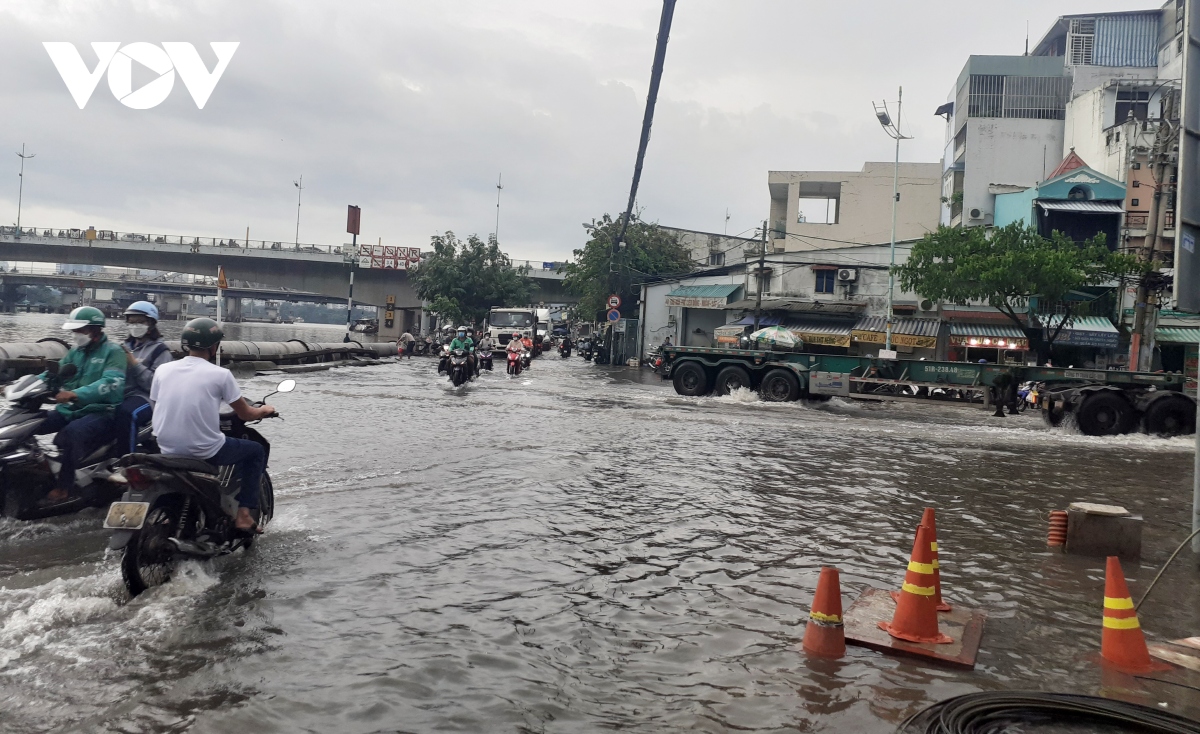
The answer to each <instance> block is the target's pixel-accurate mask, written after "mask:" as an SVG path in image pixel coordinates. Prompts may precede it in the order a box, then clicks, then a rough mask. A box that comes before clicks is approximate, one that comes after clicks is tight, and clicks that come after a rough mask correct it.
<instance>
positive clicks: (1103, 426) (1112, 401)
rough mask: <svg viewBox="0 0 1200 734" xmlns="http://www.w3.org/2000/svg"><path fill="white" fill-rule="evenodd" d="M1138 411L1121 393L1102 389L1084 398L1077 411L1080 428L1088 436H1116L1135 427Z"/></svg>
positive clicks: (1076, 415)
mask: <svg viewBox="0 0 1200 734" xmlns="http://www.w3.org/2000/svg"><path fill="white" fill-rule="evenodd" d="M1135 415H1136V412H1135V411H1134V409H1133V406H1132V405H1130V404H1129V401H1128V400H1126V399H1125V398H1123V397H1121V396H1120V395H1118V394H1116V393H1114V392H1112V391H1110V390H1102V391H1097V392H1094V393H1092V394H1091V395H1089V396H1087V397H1086V398H1084V400H1083V403H1082V404H1081V405H1080V406H1079V408H1078V409H1076V411H1075V422H1076V423H1078V424H1079V430H1080V431H1081V432H1082V433H1084V434H1085V435H1088V436H1116V435H1118V434H1121V433H1128V432H1129V429H1130V428H1132V427H1133V422H1134V421H1133V419H1134V417H1135Z"/></svg>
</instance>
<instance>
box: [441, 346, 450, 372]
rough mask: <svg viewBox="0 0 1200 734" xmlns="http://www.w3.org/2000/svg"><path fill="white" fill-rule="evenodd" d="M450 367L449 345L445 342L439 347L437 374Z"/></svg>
mask: <svg viewBox="0 0 1200 734" xmlns="http://www.w3.org/2000/svg"><path fill="white" fill-rule="evenodd" d="M449 369H450V345H449V344H446V345H444V346H442V347H441V351H440V355H439V357H438V374H439V375H440V374H442V373H443V372H446V371H448V370H449Z"/></svg>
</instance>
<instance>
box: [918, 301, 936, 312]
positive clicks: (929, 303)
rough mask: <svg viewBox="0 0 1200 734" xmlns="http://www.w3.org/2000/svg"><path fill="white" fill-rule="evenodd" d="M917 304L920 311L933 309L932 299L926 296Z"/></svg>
mask: <svg viewBox="0 0 1200 734" xmlns="http://www.w3.org/2000/svg"><path fill="white" fill-rule="evenodd" d="M918 305H919V306H920V308H921V310H922V311H932V310H933V309H934V305H935V304H934V302H933V301H931V300H929V299H928V298H925V299H922V300H921V303H920V304H918Z"/></svg>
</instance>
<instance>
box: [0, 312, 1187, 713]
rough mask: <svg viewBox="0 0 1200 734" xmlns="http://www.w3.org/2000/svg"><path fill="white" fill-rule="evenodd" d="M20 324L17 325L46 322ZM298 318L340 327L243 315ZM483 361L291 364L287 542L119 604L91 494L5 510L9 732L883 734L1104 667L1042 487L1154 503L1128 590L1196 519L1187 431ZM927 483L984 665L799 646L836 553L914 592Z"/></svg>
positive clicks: (4, 658) (282, 507) (1098, 575)
mask: <svg viewBox="0 0 1200 734" xmlns="http://www.w3.org/2000/svg"><path fill="white" fill-rule="evenodd" d="M5 318H6V320H7V322H8V323H5V324H0V340H2V341H18V340H20V341H27V340H33V339H35V338H38V337H41V336H47V335H53V334H54V330H53V328H52V326H53V322H54V319H58V318H60V317H38V316H30V317H25V316H22V317H16V318H13V317H5ZM110 323H111V322H110ZM170 326H174V325H173V324H171V325H170ZM176 328H177V327H176ZM267 334H269V336H267ZM297 334H299V335H301V336H302V337H303V338H305V339H312V340H318V341H339V340H340V338H341V334H342V330H341V329H340V328H332V327H320V326H310V325H307V324H305V325H302V326H297V327H270V326H253V325H248V326H246V327H244V328H243V329H242V330H240V331H238V330H235V329H231V334H230V336H231V338H239V337H240V338H247V339H253V338H259V339H265V338H271V339H286V338H292V337H293V336H296V335H297ZM497 366H498V368H499V369H498V370H497V371H496V372H495V373H491V374H487V373H485V374H484V375H483V376H482V377H481V379H479V380H478V381H476V382H474V383H471V384H469V385H468V386H466V387H464V388H462V389H459V390H453V389H451V388H450V386H449V383H448V382H447V380H446V379H445V378H444V377H439V376H438V375H437V373H436V363H435V362H434V361H433V360H429V359H421V358H414V359H412V360H411V361H403V362H400V363H389V364H386V365H383V366H376V367H364V368H353V369H351V368H345V369H338V370H332V371H326V372H314V373H308V374H302V375H296V377H297V380H298V383H299V385H298V387H297V390H296V391H295V392H293V393H291V394H288V395H279V396H276V397H275V398H273V399H272V403H273V404H274V405H275V406H276V407H277V408H278V409H279V410H280V412H281V414H282V415H283V416H284V418H285V420H284V421H274V422H271V423H270V424H269V425H265V426H264V427H263V429H262V430H263V433H264V434H265V435H266V436H267V437H268V438H269V440H270V441H271V442H272V454H271V466H270V471H271V474H272V477H273V478H274V482H275V487H276V497H277V499H276V501H277V509H276V518H275V521H274V522H273V523H272V524H271V526H270V528H269V531H268V533H267V534H266V535H265V536H264V537H263V539H262V540H261V542H260V544H259V545H257V547H256V548H255V550H254V551H253V552H252V553H249V554H242V553H239V554H236V555H234V556H231V557H227V558H224V559H220V560H218V561H216V562H212V563H209V564H203V565H202V564H193V565H188V566H186V567H185V572H184V573H183V574H181V575H180V577H179V578H177V579H175V580H174V581H172V582H171V583H170V584H168V585H167V586H165V587H163V588H159V589H156V590H154V591H152V592H149V593H147V594H145V595H143V596H142V597H139V598H138V599H137V600H135V601H132V602H129V601H127V598H126V594H125V591H124V588H123V586H122V583H121V579H120V570H119V563H118V560H119V559H118V558H117V557H115V556H111V555H107V554H106V551H105V550H104V548H105V544H106V541H107V534H106V533H104V532H102V531H101V530H100V529H99V526H100V523H101V519H102V517H101V513H100V511H99V510H93V511H89V512H85V513H83V514H81V515H76V516H69V517H65V518H57V519H53V520H47V521H39V522H32V523H22V522H15V521H11V520H7V519H0V730H2V731H4V732H41V731H106V732H107V731H114V732H184V731H186V732H228V731H234V730H238V729H244V730H247V731H251V730H252V731H256V732H295V731H313V732H326V731H338V732H348V733H350V732H364V733H365V732H378V731H405V732H418V731H432V730H449V731H467V732H484V731H487V732H509V731H511V732H585V731H588V732H590V731H610V730H623V731H639V732H667V731H671V732H675V731H680V732H682V731H713V732H718V731H728V730H740V731H754V732H793V731H854V732H886V731H892V730H893V729H894V728H895V726H896V724H897V723H898V722H899V721H900V720H901V719H902V718H903V717H904V716H906V715H908V714H910V713H912V712H914V711H915V710H917V709H918V708H920V707H921V706H923V705H925V704H927V703H931V702H933V701H937V700H939V699H942V698H944V697H947V696H951V695H955V694H959V693H965V692H969V691H974V690H985V689H1011V688H1037V689H1045V690H1057V691H1074V692H1084V693H1096V692H1097V690H1098V689H1099V688H1100V674H1099V669H1098V667H1097V666H1096V665H1095V662H1094V661H1093V660H1092V659H1091V656H1093V655H1094V654H1095V653H1097V652H1098V649H1099V637H1100V617H1101V598H1102V596H1103V588H1104V566H1103V559H1083V558H1078V557H1072V556H1063V555H1060V554H1057V553H1054V554H1052V553H1049V552H1047V550H1046V547H1045V537H1046V525H1047V523H1046V515H1047V512H1048V511H1049V510H1052V509H1065V507H1066V505H1067V504H1068V503H1070V502H1072V501H1081V500H1089V501H1098V502H1109V503H1114V504H1120V505H1124V506H1125V507H1127V508H1129V509H1130V510H1131V511H1133V512H1135V513H1141V514H1143V515H1144V516H1145V519H1146V528H1145V546H1144V558H1143V564H1142V565H1140V566H1139V565H1137V564H1130V563H1127V564H1125V572H1126V575H1127V577H1128V578H1129V582H1130V587H1131V589H1132V592H1133V595H1134V597H1135V598H1140V595H1141V593H1142V592H1143V591H1144V590H1145V588H1146V586H1147V584H1148V583H1149V582H1150V580H1151V579H1152V577H1153V575H1154V573H1155V572H1156V571H1157V569H1158V567H1159V566H1160V565H1161V564H1162V563H1163V562H1164V561H1165V560H1166V557H1167V556H1168V554H1169V553H1170V552H1171V551H1172V550H1173V549H1174V546H1175V545H1176V544H1177V543H1178V542H1179V541H1180V540H1182V539H1183V537H1184V536H1185V535H1186V533H1187V531H1188V523H1189V521H1190V505H1191V464H1192V451H1191V446H1192V438H1191V437H1186V438H1176V439H1156V438H1150V437H1147V436H1142V435H1129V436H1122V437H1117V438H1109V439H1099V438H1089V437H1085V436H1081V435H1078V434H1074V433H1071V432H1069V431H1066V430H1060V429H1056V430H1054V431H1050V430H1046V429H1044V428H1043V426H1042V424H1041V422H1040V420H1039V419H1038V418H1037V417H1036V416H1031V415H1026V416H1019V417H1015V418H1006V419H993V418H990V417H988V416H987V414H986V413H984V412H983V411H981V410H974V409H964V408H959V407H954V406H945V405H926V406H921V405H895V404H865V403H850V402H846V401H840V400H836V399H835V400H833V401H831V402H829V403H825V404H821V405H818V406H816V407H814V406H810V405H806V404H803V403H787V404H767V403H762V402H759V401H758V400H757V399H756V398H754V397H753V396H752V395H749V394H746V395H735V396H732V397H729V398H699V399H691V398H681V397H678V396H676V395H675V393H674V392H673V390H672V389H671V388H670V385H669V384H668V383H659V382H658V381H657V379H656V378H650V379H647V378H648V377H649V376H648V375H647V374H645V373H642V374H640V375H639V374H638V373H636V372H634V371H631V370H615V371H609V370H607V369H605V368H599V367H595V366H592V365H588V364H585V363H584V362H583V361H582V360H580V359H578V358H576V357H572V358H571V359H570V360H561V359H559V358H558V357H557V355H546V356H544V357H542V358H541V359H540V360H537V361H535V363H534V365H533V368H532V369H531V370H530V371H529V372H528V373H525V374H523V375H521V377H520V378H508V377H507V376H505V375H504V374H503V372H502V365H501V363H500V362H499V361H497ZM277 380H278V377H276V376H258V377H253V378H249V379H245V380H242V381H241V384H242V388H243V390H244V391H245V394H246V396H247V398H253V399H257V398H259V397H261V396H262V395H264V394H266V393H267V392H269V391H270V390H271V388H272V386H273V385H274V384H275V382H276V381H277ZM926 506H932V507H936V508H937V509H938V533H939V540H940V545H941V566H942V582H943V586H944V589H945V594H946V596H947V597H948V599H949V600H950V601H951V602H953V603H958V604H963V605H967V606H972V607H979V608H981V609H983V610H985V611H986V612H987V613H988V615H989V616H988V621H987V626H986V629H985V632H984V638H983V644H982V648H981V651H980V654H979V661H978V666H977V668H976V670H975V671H974V672H960V671H952V670H947V669H940V668H930V667H923V666H918V665H914V664H910V663H905V662H901V661H899V660H897V659H895V658H891V657H885V656H882V655H880V654H877V653H874V652H871V651H868V650H864V649H861V648H853V647H852V648H850V650H849V653H848V655H847V656H846V658H844V659H843V660H841V661H823V660H813V659H809V658H807V657H806V656H805V655H804V654H803V653H801V652H798V650H797V647H798V644H799V642H800V638H801V636H802V634H803V624H804V622H805V621H806V620H807V613H808V604H809V603H810V601H811V599H812V594H813V591H814V588H815V585H816V580H817V575H818V572H819V569H820V567H821V566H822V565H836V566H837V567H839V568H840V569H841V579H842V590H843V594H844V598H845V600H846V604H847V605H848V604H849V603H850V601H852V600H853V598H854V597H855V596H856V595H857V593H858V592H859V591H861V590H862V589H863V588H865V587H869V586H877V587H882V588H892V587H896V586H898V585H899V584H900V582H901V580H902V576H903V572H904V567H905V564H906V563H907V560H908V553H909V551H910V549H911V547H912V542H913V530H914V528H915V527H916V524H917V522H918V520H919V518H920V515H921V511H922V509H923V508H924V507H926ZM1141 615H1142V624H1143V626H1144V627H1145V629H1146V631H1147V633H1148V635H1149V636H1150V637H1151V638H1152V640H1154V639H1173V638H1179V637H1184V636H1189V635H1195V634H1198V633H1200V581H1198V577H1197V573H1196V561H1195V559H1194V557H1191V556H1188V555H1186V554H1185V555H1184V556H1183V557H1182V558H1181V559H1180V560H1179V561H1177V562H1176V564H1175V565H1174V566H1173V567H1172V568H1171V570H1169V571H1168V572H1167V575H1166V576H1165V578H1164V581H1163V583H1162V584H1160V586H1159V587H1158V588H1157V589H1156V590H1155V592H1154V595H1153V596H1152V597H1151V598H1150V600H1149V601H1148V602H1147V603H1146V605H1145V606H1144V607H1143V608H1142V610H1141ZM1151 690H1153V691H1154V695H1155V696H1159V697H1158V698H1155V699H1153V700H1154V701H1163V702H1168V703H1169V704H1170V706H1171V710H1179V709H1176V708H1175V706H1176V705H1177V704H1178V703H1180V702H1183V701H1187V700H1188V699H1189V697H1191V700H1195V696H1196V694H1195V693H1194V692H1192V691H1187V690H1184V689H1176V690H1170V689H1169V688H1165V687H1163V688H1154V689H1151ZM1189 713H1191V714H1192V715H1196V713H1197V712H1196V711H1195V710H1192V711H1190V712H1189Z"/></svg>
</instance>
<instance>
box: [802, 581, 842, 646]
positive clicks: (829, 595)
mask: <svg viewBox="0 0 1200 734" xmlns="http://www.w3.org/2000/svg"><path fill="white" fill-rule="evenodd" d="M803 647H804V649H805V650H806V651H807V652H811V653H813V654H814V655H821V656H824V657H831V658H840V657H841V656H843V655H845V654H846V633H845V630H844V629H843V628H842V589H841V584H840V583H838V570H837V569H836V568H822V569H821V577H820V578H819V579H817V593H816V594H815V595H814V596H813V603H812V611H810V612H809V613H808V627H806V628H805V629H804V642H803Z"/></svg>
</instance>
